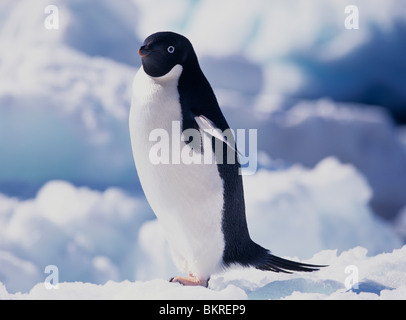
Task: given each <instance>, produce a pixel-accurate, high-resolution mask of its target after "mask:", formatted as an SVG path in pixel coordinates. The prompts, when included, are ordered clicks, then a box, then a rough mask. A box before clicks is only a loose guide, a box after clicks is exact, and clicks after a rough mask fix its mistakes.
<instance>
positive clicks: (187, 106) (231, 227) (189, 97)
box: [178, 55, 256, 265]
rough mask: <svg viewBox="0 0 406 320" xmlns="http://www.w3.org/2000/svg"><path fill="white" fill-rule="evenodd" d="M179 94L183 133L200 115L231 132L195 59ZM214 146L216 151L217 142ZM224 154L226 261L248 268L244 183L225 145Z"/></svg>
mask: <svg viewBox="0 0 406 320" xmlns="http://www.w3.org/2000/svg"><path fill="white" fill-rule="evenodd" d="M178 91H179V97H180V104H181V107H182V117H183V128H182V129H183V130H186V129H189V128H195V129H197V128H198V125H197V123H196V122H195V120H194V117H195V116H200V115H203V116H205V117H207V118H208V119H210V120H211V121H212V122H214V124H215V125H216V126H217V128H219V129H220V130H221V131H223V132H224V131H225V130H227V129H230V127H229V125H228V123H227V121H226V119H225V117H224V115H223V113H222V112H221V109H220V107H219V104H218V102H217V99H216V96H215V94H214V92H213V89H212V88H211V86H210V83H209V82H208V81H207V79H206V77H205V75H204V74H203V72H202V70H201V69H200V66H199V63H198V60H197V57H196V56H195V55H194V56H192V57H190V60H189V61H188V62H187V63H185V64H184V66H183V72H182V75H181V77H180V79H179V84H178ZM212 145H213V151H214V150H215V142H214V141H213V142H212ZM230 152H231V153H232V154H234V157H235V158H234V159H235V161H234V163H231V164H228V163H227V154H229V153H230ZM222 154H223V161H222V164H217V169H218V171H219V174H220V177H221V179H222V180H223V199H224V206H223V217H222V230H223V234H224V241H225V248H224V253H223V261H224V264H225V265H229V264H231V263H240V264H243V265H249V261H251V260H252V258H253V257H251V253H253V249H255V248H256V245H255V243H254V242H252V240H251V238H250V236H249V233H248V227H247V220H246V216H245V201H244V189H243V181H242V177H241V175H240V174H239V169H240V164H239V162H238V159H237V157H238V156H237V154H236V152H235V151H234V150H232V149H231V148H230V147H229V146H227V145H226V144H225V143H223V153H222ZM254 251H255V250H254Z"/></svg>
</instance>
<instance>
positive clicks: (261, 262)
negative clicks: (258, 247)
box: [252, 251, 327, 273]
mask: <svg viewBox="0 0 406 320" xmlns="http://www.w3.org/2000/svg"><path fill="white" fill-rule="evenodd" d="M252 265H253V266H254V267H255V268H257V269H259V270H264V271H273V272H284V273H292V271H299V272H312V271H317V270H319V269H320V268H323V267H327V266H326V265H314V264H307V263H301V262H296V261H292V260H287V259H283V258H280V257H277V256H274V255H273V254H271V253H270V252H269V251H267V253H266V255H264V256H262V257H261V259H258V260H257V261H256V262H254V263H252Z"/></svg>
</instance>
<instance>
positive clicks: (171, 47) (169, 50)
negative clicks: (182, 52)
mask: <svg viewBox="0 0 406 320" xmlns="http://www.w3.org/2000/svg"><path fill="white" fill-rule="evenodd" d="M167 50H168V52H169V53H174V52H175V47H174V46H169V47H168V49H167Z"/></svg>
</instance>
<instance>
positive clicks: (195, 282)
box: [169, 274, 209, 288]
mask: <svg viewBox="0 0 406 320" xmlns="http://www.w3.org/2000/svg"><path fill="white" fill-rule="evenodd" d="M169 282H179V283H180V284H183V285H184V286H202V287H206V288H207V286H208V285H209V279H201V278H198V277H196V276H193V275H191V274H189V276H188V277H173V278H172V279H170V280H169Z"/></svg>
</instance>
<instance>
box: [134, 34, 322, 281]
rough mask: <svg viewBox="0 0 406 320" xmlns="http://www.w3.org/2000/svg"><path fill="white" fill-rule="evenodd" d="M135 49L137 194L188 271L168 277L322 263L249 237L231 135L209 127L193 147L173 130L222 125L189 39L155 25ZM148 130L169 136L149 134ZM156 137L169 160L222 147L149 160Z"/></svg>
mask: <svg viewBox="0 0 406 320" xmlns="http://www.w3.org/2000/svg"><path fill="white" fill-rule="evenodd" d="M138 53H139V55H140V56H141V61H142V65H141V67H140V69H139V70H138V72H137V73H136V75H135V78H134V81H133V85H132V100H131V109H130V116H129V129H130V138H131V146H132V152H133V158H134V162H135V166H136V169H137V173H138V176H139V180H140V182H141V185H142V188H143V191H144V194H145V196H146V198H147V200H148V202H149V204H150V206H151V208H152V210H153V211H154V213H155V214H156V216H157V218H158V221H159V223H160V224H161V226H162V227H163V230H164V233H165V236H166V238H167V240H168V243H169V247H170V251H171V256H172V258H173V261H174V263H175V265H176V266H177V267H178V269H179V270H180V271H182V272H184V273H186V274H188V276H176V277H173V278H172V279H170V281H171V282H178V283H181V284H183V285H192V286H205V287H207V286H208V282H209V279H210V276H211V275H212V274H215V273H218V272H221V271H223V270H225V269H227V268H229V267H231V266H233V265H240V266H243V267H254V268H257V269H260V270H264V271H274V272H285V273H291V272H293V271H304V272H310V271H316V270H319V268H320V267H323V266H318V265H311V264H304V263H300V262H295V261H290V260H286V259H283V258H280V257H277V256H275V255H273V254H271V252H270V251H269V250H267V249H265V248H263V247H261V246H260V245H258V244H257V243H255V242H254V241H253V240H252V239H251V237H250V234H249V231H248V226H247V220H246V214H245V202H244V189H243V181H242V176H241V174H240V163H239V161H226V160H227V158H226V155H227V154H229V153H230V152H231V154H232V155H233V157H234V159H236V160H238V151H237V148H236V144H235V141H234V140H233V139H232V138H228V137H227V138H224V137H222V136H221V135H220V136H219V135H215V134H213V135H212V136H211V137H210V138H211V145H210V144H205V145H203V144H202V140H201V141H200V145H201V148H200V149H199V148H196V147H192V146H191V143H190V142H191V141H190V139H189V140H188V138H187V137H185V136H183V135H181V136H177V133H179V132H182V133H183V132H186V131H187V130H195V131H196V132H198V133H199V135H200V138H201V139H203V138H204V137H206V136H207V135H209V134H208V133H207V132H210V130H208V129H213V130H212V131H211V132H225V131H226V130H229V129H230V127H229V125H228V123H227V121H226V119H225V117H224V115H223V113H222V111H221V109H220V107H219V104H218V102H217V99H216V96H215V94H214V91H213V89H212V88H211V86H210V84H209V82H208V80H207V78H206V77H205V75H204V74H203V72H202V70H201V68H200V66H199V62H198V58H197V55H196V53H195V50H194V48H193V46H192V44H191V42H190V41H189V40H188V39H187V38H186V37H185V36H183V35H180V34H177V33H174V32H169V31H165V32H157V33H154V34H152V35H150V36H149V37H147V38H146V39H145V41H144V43H143V45H142V46H141V48H140V49H139V52H138ZM174 124H178V127H177V126H176V125H174ZM156 130H161V131H162V132H167V133H168V135H169V136H171V137H175V139H169V140H168V139H164V137H163V136H162V137H156V136H154V135H151V133H152V132H156ZM189 138H190V137H189ZM160 139H161V140H162V141H161V140H160ZM164 140H165V141H166V142H168V143H172V145H171V147H170V148H162V150H161V151H160V152H161V153H164V152H166V153H168V155H167V156H168V157H167V159H171V160H173V159H178V160H179V158H180V155H179V154H175V153H178V152H179V150H182V152H184V151H185V150H186V152H187V153H190V154H198V155H199V154H200V155H202V154H204V153H207V152H209V151H210V152H212V151H213V150H214V147H215V143H219V141H220V145H221V146H222V148H223V152H219V154H220V155H219V156H217V154H214V156H213V157H214V158H213V159H214V161H212V162H211V163H197V162H196V163H184V162H182V161H175V162H170V163H167V162H166V163H164V162H162V163H158V164H157V163H156V162H155V161H151V150H152V149H153V148H156V146H157V143H158V142H159V141H160V142H164ZM197 144H198V143H194V145H197ZM175 145H177V146H178V147H180V148H178V150H176V149H177V148H174V146H175ZM208 146H209V147H208ZM210 147H211V148H212V150H210ZM223 160H224V161H223Z"/></svg>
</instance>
